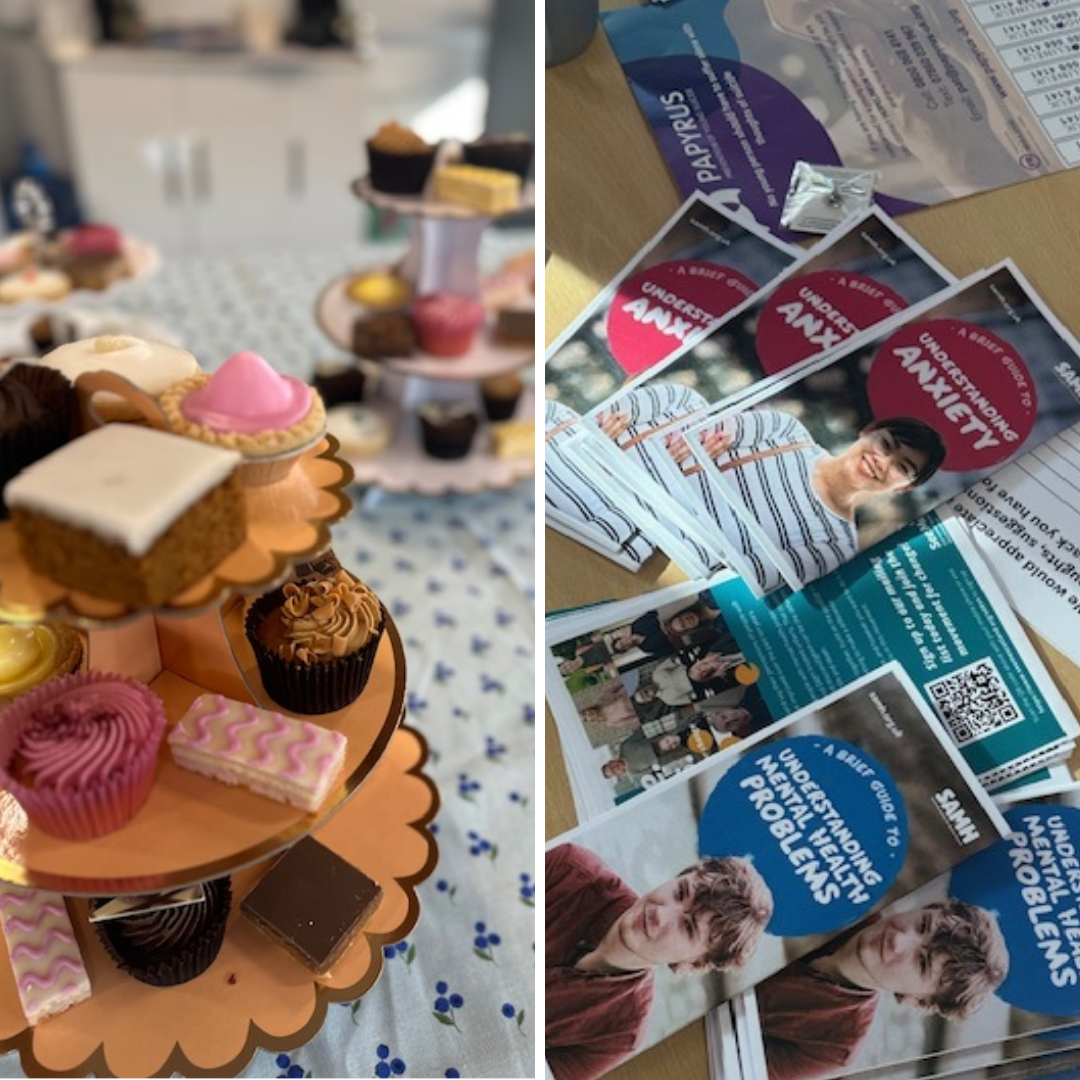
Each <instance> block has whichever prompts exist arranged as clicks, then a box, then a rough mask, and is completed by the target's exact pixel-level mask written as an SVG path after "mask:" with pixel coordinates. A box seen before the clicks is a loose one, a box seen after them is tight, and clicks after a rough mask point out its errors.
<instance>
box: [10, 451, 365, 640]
mask: <svg viewBox="0 0 1080 1080" xmlns="http://www.w3.org/2000/svg"><path fill="white" fill-rule="evenodd" d="M337 451H338V445H337V440H336V439H334V438H333V436H327V437H326V438H324V439H323V440H322V441H321V442H320V443H319V444H318V445H317V446H314V447H313V448H312V449H311V450H309V451H308V452H307V453H306V454H304V456H303V457H302V458H300V460H299V461H298V462H297V464H296V465H295V466H294V468H293V470H292V472H290V473H289V475H288V476H287V477H286V478H285V479H284V480H281V481H280V482H278V483H276V484H266V485H265V486H263V487H251V488H246V489H245V491H244V498H245V500H246V502H247V516H248V528H247V539H246V541H245V542H244V544H243V545H242V546H241V547H240V548H238V549H237V550H236V551H234V552H233V553H232V554H231V555H229V556H228V558H226V559H225V560H223V561H222V562H221V563H219V564H218V566H216V567H215V568H214V570H213V572H212V573H210V574H207V575H206V576H205V577H204V578H202V579H201V580H200V581H197V582H196V583H195V584H194V585H192V586H190V587H189V588H187V589H185V590H184V591H183V592H181V593H177V594H176V595H175V596H173V597H172V598H171V599H170V600H169V601H168V602H167V603H165V604H163V605H161V607H160V608H158V610H159V611H161V612H163V613H166V614H167V613H170V612H172V613H177V614H190V613H193V612H197V611H201V610H204V609H205V608H207V607H209V606H210V605H211V604H214V603H216V602H218V601H220V600H223V599H224V598H225V597H226V595H228V594H229V593H231V592H236V591H239V592H248V593H251V592H261V591H264V590H265V589H268V588H271V587H273V586H274V585H276V584H277V583H278V582H279V581H280V580H281V579H282V578H283V577H284V576H285V574H286V573H287V572H288V570H289V567H290V566H291V565H292V563H293V562H294V561H295V560H298V559H303V558H305V557H307V556H308V555H312V554H315V553H316V552H319V551H322V550H323V549H324V548H326V547H328V546H329V545H330V526H331V525H332V524H333V523H334V522H335V521H339V520H340V519H341V518H343V517H344V516H345V515H346V514H347V513H348V512H349V508H350V505H351V503H350V500H349V497H348V496H347V495H346V494H345V488H346V487H347V486H348V485H349V483H350V482H351V481H352V479H353V472H352V468H351V467H350V466H349V465H348V464H347V463H346V462H345V461H342V460H341V459H340V458H339V457H337ZM134 614H137V612H136V611H135V610H134V609H132V608H130V607H128V606H126V605H124V604H121V603H117V602H115V601H111V600H103V599H101V598H100V597H96V596H90V595H89V594H87V593H83V592H77V591H75V590H72V589H68V588H67V587H66V586H64V585H60V584H58V583H57V582H55V581H52V580H50V579H48V578H45V577H42V576H41V575H40V574H35V573H34V572H33V571H32V570H31V569H30V568H29V567H28V566H27V565H26V562H25V560H24V559H23V558H22V556H21V555H20V553H19V549H18V545H17V543H16V540H15V530H14V528H13V527H12V525H11V524H10V523H9V522H2V523H0V619H3V620H6V621H8V622H41V621H43V620H44V619H68V620H70V621H84V622H95V623H97V622H103V621H110V620H116V619H126V618H129V617H130V616H132V615H134Z"/></svg>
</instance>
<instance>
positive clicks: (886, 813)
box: [698, 735, 908, 937]
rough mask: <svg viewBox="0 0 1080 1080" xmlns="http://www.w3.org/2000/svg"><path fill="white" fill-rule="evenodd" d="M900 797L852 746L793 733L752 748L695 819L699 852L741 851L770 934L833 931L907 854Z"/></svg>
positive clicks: (878, 891)
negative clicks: (766, 901)
mask: <svg viewBox="0 0 1080 1080" xmlns="http://www.w3.org/2000/svg"><path fill="white" fill-rule="evenodd" d="M907 845H908V825H907V813H906V811H905V809H904V802H903V798H902V797H901V795H900V792H899V790H898V788H897V786H896V783H895V781H894V780H893V778H892V777H891V776H890V775H889V773H888V771H887V770H886V769H885V768H884V767H883V766H882V765H881V764H879V763H878V762H877V761H876V760H875V759H874V758H872V757H871V756H870V755H869V754H867V753H866V751H864V750H862V749H861V748H860V747H857V746H853V745H852V744H851V743H849V742H845V741H844V740H842V739H833V738H828V737H827V736H823V735H800V736H795V737H793V738H790V739H780V740H777V741H774V742H768V743H764V744H762V745H761V746H758V747H755V748H754V749H753V750H752V751H751V752H750V753H749V754H748V755H747V756H746V757H744V758H742V759H741V760H740V761H738V762H737V763H736V764H735V765H734V766H733V767H732V768H731V769H729V770H728V772H727V773H725V774H724V776H722V777H721V778H720V781H719V783H717V785H716V787H715V788H713V791H712V794H711V795H710V796H709V799H708V802H707V803H706V804H705V810H704V812H703V813H702V815H701V818H700V820H699V822H698V847H699V850H700V853H701V855H702V856H706V855H715V856H724V855H746V856H750V857H751V858H752V860H753V864H754V867H755V869H756V870H757V871H758V873H760V874H761V876H762V877H763V878H764V879H765V882H766V884H768V886H769V888H770V889H771V890H772V895H773V916H772V919H771V920H770V922H769V925H768V931H769V933H770V934H776V935H778V936H780V937H798V936H801V935H803V934H821V933H828V932H830V931H836V930H841V929H843V928H844V927H846V926H850V925H851V924H852V923H855V922H858V921H859V920H860V919H862V918H863V917H864V916H866V915H867V914H868V913H869V911H870V909H871V908H872V907H873V906H874V905H875V904H876V903H877V902H878V901H879V900H880V899H881V897H882V896H883V895H884V894H885V893H886V892H887V891H888V889H889V887H890V886H891V885H892V883H893V881H894V880H895V879H896V875H897V874H898V873H899V872H900V868H901V867H902V866H903V865H904V857H905V855H906V853H907Z"/></svg>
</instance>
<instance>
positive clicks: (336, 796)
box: [0, 437, 438, 1076]
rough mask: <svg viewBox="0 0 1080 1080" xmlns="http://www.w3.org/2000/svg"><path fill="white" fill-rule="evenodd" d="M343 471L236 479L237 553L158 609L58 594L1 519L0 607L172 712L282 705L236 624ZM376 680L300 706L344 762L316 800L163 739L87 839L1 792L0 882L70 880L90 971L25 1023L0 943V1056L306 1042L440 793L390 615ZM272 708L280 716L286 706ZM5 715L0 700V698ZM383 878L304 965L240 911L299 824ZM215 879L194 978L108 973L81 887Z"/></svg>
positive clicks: (59, 886)
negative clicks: (214, 909)
mask: <svg viewBox="0 0 1080 1080" xmlns="http://www.w3.org/2000/svg"><path fill="white" fill-rule="evenodd" d="M351 479H352V470H351V469H350V467H349V466H348V464H347V463H345V462H344V461H342V460H341V458H340V457H339V456H338V454H337V445H336V443H335V441H334V440H333V439H332V438H329V437H327V438H326V439H324V440H323V441H322V443H321V444H320V445H318V446H316V447H315V448H314V449H312V450H310V451H309V452H308V453H307V454H306V455H305V457H304V458H303V459H302V461H301V462H300V463H299V465H298V466H297V467H296V468H294V470H293V472H292V473H291V474H290V476H289V477H288V478H287V479H286V480H285V481H282V482H280V483H278V484H273V485H267V486H264V487H262V488H250V489H248V493H247V496H246V497H247V499H248V507H247V509H248V535H247V540H246V542H245V544H244V545H243V547H242V548H241V549H240V550H239V551H237V552H235V553H234V554H233V555H232V556H230V557H229V558H228V559H226V560H225V561H224V562H222V563H221V564H220V565H219V566H218V567H217V568H216V569H215V570H214V572H213V573H211V574H209V575H208V576H207V577H205V578H204V579H203V580H201V581H200V582H197V583H196V584H195V585H193V586H192V587H190V588H189V589H187V590H185V591H184V592H183V593H182V594H180V595H177V596H174V597H172V598H171V599H170V600H169V602H168V603H166V604H165V605H164V606H163V607H162V608H160V609H158V610H155V611H152V612H148V611H133V610H129V609H125V608H124V607H123V606H122V605H119V604H112V603H108V602H104V601H101V600H97V599H94V598H93V597H90V596H87V595H85V594H81V593H77V592H72V591H70V590H67V589H65V588H63V587H61V586H59V585H57V584H56V583H55V582H52V581H50V580H48V579H45V578H42V577H40V576H39V575H36V574H34V573H33V572H31V571H30V570H29V568H28V567H27V566H26V565H25V563H24V562H23V560H22V559H21V557H20V555H19V553H18V550H17V547H16V544H15V540H14V536H13V530H12V527H11V526H10V524H8V523H0V620H3V621H4V622H6V623H18V622H41V621H46V620H59V621H64V622H68V623H75V624H78V625H80V626H81V627H82V628H83V629H84V630H85V631H87V637H88V641H89V666H90V667H91V668H92V669H99V670H104V671H115V672H120V673H122V674H126V675H129V676H133V677H135V678H138V679H140V680H142V681H144V682H146V683H148V684H149V685H150V686H151V688H152V689H153V690H154V691H155V692H157V694H158V695H159V696H160V697H161V698H162V699H163V700H164V702H165V705H166V713H167V716H168V719H169V721H170V723H171V722H175V721H176V720H177V719H179V717H180V716H181V715H182V714H183V712H184V711H185V710H186V709H187V707H188V705H189V704H190V703H191V702H192V701H193V700H194V699H195V698H196V697H197V696H198V695H199V694H200V693H202V692H204V691H213V692H218V693H222V694H225V695H226V696H228V697H231V698H234V699H237V700H241V701H250V702H254V703H255V704H257V705H261V706H264V707H267V708H272V709H278V710H280V706H278V705H276V704H274V703H273V702H272V701H271V700H270V699H269V698H268V697H267V696H266V695H265V692H264V690H263V688H262V684H261V682H260V679H259V674H258V669H257V666H256V662H255V658H254V655H253V654H252V652H251V648H250V646H249V645H248V643H247V640H246V638H245V636H244V633H243V615H244V611H245V608H246V604H247V603H248V598H249V597H250V596H251V595H253V594H258V593H262V592H265V591H267V590H269V589H271V588H273V587H275V586H276V585H277V584H278V583H279V582H280V581H281V580H283V579H284V578H285V577H287V576H288V574H289V573H290V571H291V569H292V567H293V566H294V565H295V564H296V563H297V562H301V561H304V560H306V559H309V558H311V557H313V556H315V555H316V554H318V553H320V552H322V551H324V550H325V549H326V548H327V547H328V546H329V544H330V525H331V524H332V523H333V522H335V521H337V520H339V519H340V518H341V517H342V516H344V515H345V514H346V513H347V512H348V509H349V505H350V504H349V500H348V497H347V496H346V495H345V488H346V487H347V485H348V484H349V482H350V481H351ZM386 619H387V623H386V630H385V632H384V634H383V637H382V640H381V642H380V645H379V649H378V652H377V655H376V659H375V666H374V670H373V672H372V675H371V678H370V681H369V682H368V684H367V686H366V687H365V689H364V691H363V693H362V694H361V696H360V697H359V698H358V699H357V700H356V702H354V703H353V704H352V705H351V706H349V707H347V708H345V709H342V710H340V711H338V712H334V713H327V714H324V715H321V716H316V717H311V716H305V717H304V719H305V720H308V721H311V722H315V723H318V724H320V725H322V726H324V727H330V728H333V729H336V730H340V731H341V732H342V733H343V734H345V736H346V737H347V740H348V750H347V757H346V763H345V768H344V770H343V772H342V779H341V780H340V782H339V784H338V786H337V787H336V789H334V790H332V791H331V793H330V794H329V795H328V796H327V798H326V800H325V802H324V803H323V805H322V806H321V807H320V809H319V810H318V811H317V812H316V813H313V814H306V813H304V812H302V811H299V810H296V809H295V808H293V807H291V806H289V805H288V804H285V803H279V802H276V801H272V800H270V799H266V798H263V797H262V796H259V795H256V794H254V793H252V792H251V791H249V790H248V789H247V788H244V787H231V786H228V785H225V784H222V783H220V782H218V781H215V780H212V779H209V778H207V777H204V776H202V775H200V774H197V773H194V772H190V771H186V770H183V769H180V768H178V767H177V766H176V765H175V764H174V763H173V761H172V758H171V755H170V753H169V752H168V749H167V747H166V746H165V745H164V744H163V746H162V751H161V755H160V759H159V762H158V771H157V774H156V779H155V782H154V787H153V790H152V792H151V795H150V798H149V801H148V802H147V804H146V805H145V806H144V807H143V808H142V810H140V811H139V813H138V814H137V815H136V816H135V817H134V818H133V819H132V820H131V821H130V822H129V823H128V824H127V825H126V826H124V827H123V828H121V829H119V830H117V831H115V832H112V833H109V834H107V835H105V836H103V837H100V838H98V839H96V840H91V841H86V842H72V841H63V840H58V839H56V838H54V837H51V836H49V835H48V834H46V833H44V832H42V831H41V830H40V829H37V828H35V827H34V826H32V825H30V824H29V823H28V821H27V819H26V816H25V814H24V812H23V811H22V808H21V807H20V806H19V804H18V803H17V802H16V801H15V800H14V799H13V798H12V797H11V796H10V795H8V794H7V793H5V792H2V791H0V880H4V881H8V882H11V883H14V884H18V885H31V886H37V887H40V888H45V889H49V890H53V891H57V892H61V893H63V894H65V895H66V896H67V897H68V898H69V907H70V909H71V911H72V915H73V920H72V921H73V923H74V924H75V929H76V933H77V935H78V938H79V943H80V946H81V948H82V952H83V957H84V960H85V963H86V966H87V970H88V972H89V976H90V980H91V983H92V987H93V993H92V995H91V996H90V998H89V999H87V1000H86V1001H83V1002H81V1003H79V1004H77V1005H74V1006H72V1007H71V1008H69V1009H68V1010H67V1011H65V1012H63V1013H60V1014H59V1015H57V1016H53V1017H50V1018H49V1019H46V1020H42V1021H40V1022H39V1023H38V1024H37V1025H36V1026H34V1027H31V1026H29V1025H28V1023H27V1021H26V1019H25V1017H24V1014H23V1011H22V1008H21V1006H20V1003H19V998H18V994H17V992H16V988H15V981H14V977H13V974H12V970H11V966H10V960H9V957H8V954H7V950H6V945H5V944H4V943H3V938H2V937H0V1050H17V1051H18V1052H19V1053H20V1055H21V1064H22V1067H23V1069H24V1070H25V1071H26V1072H27V1073H28V1074H30V1075H86V1074H88V1073H93V1074H94V1075H98V1076H107V1075H115V1076H153V1075H168V1074H170V1073H172V1072H174V1071H178V1072H181V1073H183V1074H184V1075H187V1076H199V1075H218V1076H222V1075H234V1074H235V1073H236V1072H237V1071H238V1070H239V1069H241V1068H243V1066H244V1064H245V1063H246V1062H247V1061H248V1059H249V1058H250V1056H251V1055H252V1054H253V1053H254V1051H255V1050H256V1049H258V1048H260V1047H261V1048H264V1049H269V1050H277V1049H287V1048H291V1047H295V1046H298V1045H301V1044H302V1043H304V1042H306V1041H308V1040H309V1039H310V1038H311V1037H312V1036H313V1035H314V1034H315V1033H316V1032H317V1031H318V1029H319V1027H320V1026H321V1024H322V1022H323V1019H324V1017H325V1014H326V1009H327V1007H328V1005H329V1004H330V1003H331V1002H334V1001H346V1000H352V999H355V998H357V997H359V996H360V995H362V994H363V993H364V992H365V991H366V990H367V989H368V988H369V987H370V986H371V985H372V984H373V983H374V982H375V980H376V979H377V978H378V976H379V973H380V971H381V968H382V960H383V953H382V947H383V946H384V945H386V944H388V943H391V942H395V941H399V940H401V939H402V938H403V937H404V936H405V935H407V934H408V932H409V931H410V930H411V928H412V927H413V926H414V925H415V923H416V920H417V917H418V915H419V904H418V901H417V895H416V886H417V885H418V884H419V883H420V882H421V881H423V880H424V879H425V878H426V877H427V876H428V874H430V872H431V870H432V869H433V867H434V865H435V860H436V848H435V843H434V839H433V837H432V835H431V833H430V832H429V831H428V829H427V828H426V826H427V824H428V823H429V822H430V821H431V820H432V818H433V817H434V814H435V811H436V808H437V802H438V797H437V792H436V790H435V787H434V785H433V784H432V783H431V781H430V780H429V779H428V778H427V777H426V776H425V775H424V773H423V765H424V761H425V759H426V754H427V748H426V745H425V743H424V740H423V739H422V737H421V736H420V735H419V734H418V733H417V732H415V731H413V730H411V729H410V728H407V727H404V726H402V719H403V715H404V701H405V657H404V653H403V649H402V643H401V638H400V636H399V634H398V632H397V630H396V628H395V626H394V624H393V622H392V620H390V618H389V616H388V615H387V616H386ZM282 711H283V710H282ZM0 718H2V712H0ZM309 834H314V835H315V836H316V837H317V838H318V839H319V840H320V841H321V842H322V843H323V844H325V845H326V846H328V847H329V848H331V849H332V850H333V851H336V852H337V853H338V854H339V855H341V856H342V857H343V858H344V859H345V860H347V861H348V862H350V863H352V864H353V865H354V866H357V867H359V868H360V869H362V870H363V871H364V873H366V874H367V875H368V876H369V877H371V878H373V879H374V880H375V881H377V882H378V883H379V884H380V885H381V886H382V890H383V892H382V898H381V900H380V901H379V904H378V906H377V908H376V909H375V911H374V912H373V913H372V915H371V916H370V917H369V918H368V920H367V922H366V923H365V924H364V925H363V928H362V929H361V931H360V933H359V934H358V935H357V936H356V937H355V938H354V939H353V940H352V942H351V943H350V944H349V946H348V948H347V950H346V952H345V953H344V955H343V957H342V958H341V959H340V960H339V961H337V962H336V963H335V964H334V966H333V967H332V969H331V971H330V972H329V973H328V974H326V975H322V976H316V975H314V974H312V972H311V971H310V970H308V969H307V968H306V967H304V966H303V965H302V964H301V963H300V962H299V961H298V960H296V959H294V958H293V957H292V955H291V954H290V953H288V952H286V950H285V949H283V948H282V947H281V946H280V945H279V944H277V943H275V942H273V941H272V940H271V939H270V938H269V937H268V936H266V935H265V934H263V933H262V932H261V931H260V930H258V929H257V928H256V927H255V926H254V925H252V924H251V922H250V921H249V920H248V919H247V918H246V917H245V916H243V915H242V914H241V911H240V900H241V898H242V897H243V896H244V895H245V894H246V893H247V891H248V890H249V888H250V887H251V886H252V885H253V884H254V883H255V882H256V881H257V880H258V878H259V877H260V876H261V875H262V873H263V872H264V871H265V869H266V868H267V866H268V865H270V861H271V859H272V857H273V856H275V855H276V854H279V853H280V852H282V851H283V850H284V849H286V848H287V847H289V846H290V845H291V844H293V843H295V842H296V841H297V840H299V839H300V838H301V837H303V836H307V835H309ZM224 875H229V876H230V877H231V879H232V885H233V907H232V911H231V913H230V916H229V921H228V925H227V929H226V935H225V941H224V944H223V946H222V949H221V952H220V953H219V955H218V957H217V959H216V960H215V961H214V962H213V964H212V965H211V966H210V967H209V968H208V969H207V970H206V971H205V972H204V973H203V974H202V975H200V976H198V977H197V978H195V979H193V980H191V981H190V982H187V983H183V984H181V985H178V986H172V987H165V988H161V987H152V986H147V985H145V984H143V983H142V982H139V981H136V980H135V979H133V978H131V977H130V976H129V975H127V974H125V973H124V972H122V971H121V970H120V969H119V968H118V967H117V966H116V965H115V964H114V962H113V961H112V960H111V959H110V958H109V957H108V956H107V955H106V953H105V951H104V949H103V947H102V945H101V944H100V942H99V940H98V937H97V934H96V933H95V931H94V929H93V927H92V926H91V925H90V924H89V922H88V920H87V917H86V916H87V911H88V906H89V899H88V898H89V897H91V896H106V895H110V896H111V895H123V894H137V893H147V892H152V891H158V890H161V889H163V888H166V887H170V886H178V885H181V884H185V883H192V882H197V881H205V880H210V879H213V878H218V877H222V876H224Z"/></svg>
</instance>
